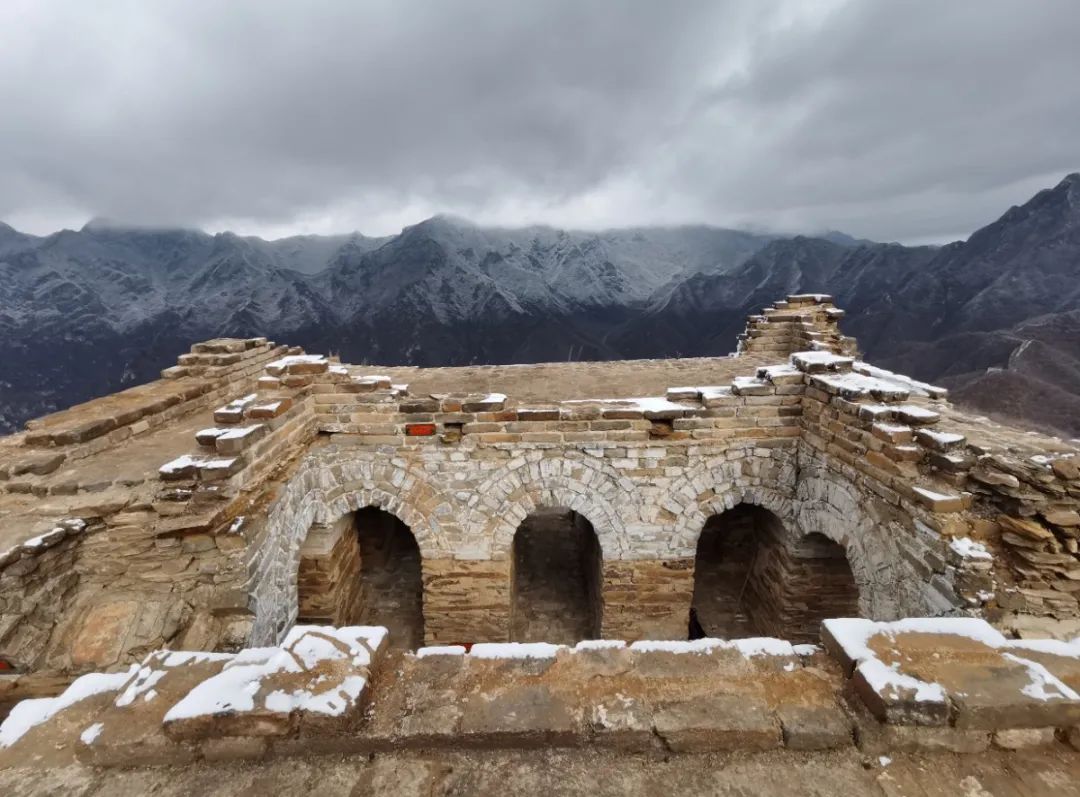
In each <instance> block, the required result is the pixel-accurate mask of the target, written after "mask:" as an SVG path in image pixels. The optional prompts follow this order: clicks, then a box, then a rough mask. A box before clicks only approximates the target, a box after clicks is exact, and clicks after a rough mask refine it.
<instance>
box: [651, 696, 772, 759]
mask: <svg viewBox="0 0 1080 797" xmlns="http://www.w3.org/2000/svg"><path fill="white" fill-rule="evenodd" d="M653 727H654V728H655V730H656V733H657V734H658V735H659V736H660V738H661V739H663V740H664V743H665V744H667V746H668V747H669V748H670V749H671V750H672V752H676V753H705V752H712V751H716V750H771V749H774V748H776V747H780V745H781V743H782V741H783V737H782V736H781V732H780V722H779V720H778V719H777V718H776V716H775V714H774V713H773V712H772V711H771V710H770V709H769V706H768V704H766V702H765V701H764V700H761V699H759V698H753V697H749V696H746V695H718V696H716V697H712V698H708V697H699V698H695V699H694V700H689V701H686V702H679V703H669V704H667V705H663V706H658V707H657V709H656V713H655V714H654V716H653Z"/></svg>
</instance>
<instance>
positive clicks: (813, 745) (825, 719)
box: [776, 704, 853, 750]
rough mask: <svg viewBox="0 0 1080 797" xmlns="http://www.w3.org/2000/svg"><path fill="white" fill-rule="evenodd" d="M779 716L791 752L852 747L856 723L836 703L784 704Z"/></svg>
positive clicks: (779, 708) (786, 743) (785, 740)
mask: <svg viewBox="0 0 1080 797" xmlns="http://www.w3.org/2000/svg"><path fill="white" fill-rule="evenodd" d="M776 714H777V717H778V718H779V720H780V727H781V729H782V730H783V735H784V746H785V747H787V748H789V749H791V750H833V749H835V748H839V747H847V746H850V745H851V744H852V741H853V735H852V734H853V731H852V722H851V720H850V719H849V718H848V716H847V714H845V713H844V711H843V709H841V708H840V706H838V705H836V704H831V705H823V706H800V705H781V706H779V707H778V708H777V710H776Z"/></svg>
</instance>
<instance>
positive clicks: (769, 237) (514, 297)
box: [0, 174, 1080, 434]
mask: <svg viewBox="0 0 1080 797" xmlns="http://www.w3.org/2000/svg"><path fill="white" fill-rule="evenodd" d="M1078 269H1080V174H1070V175H1068V176H1066V178H1065V179H1063V180H1062V181H1061V182H1060V183H1059V184H1058V185H1056V186H1053V187H1051V188H1047V189H1044V190H1043V191H1040V192H1038V193H1037V194H1036V195H1035V196H1033V197H1032V198H1031V199H1030V200H1029V201H1028V202H1026V203H1024V204H1022V205H1018V206H1014V207H1012V208H1010V209H1008V210H1007V211H1006V212H1005V213H1004V214H1003V215H1002V216H1001V217H1000V218H998V219H997V220H995V221H993V222H991V223H990V224H988V225H986V226H985V227H983V228H981V229H980V230H977V231H976V232H975V233H973V234H972V235H971V236H970V237H969V238H968V239H967V240H966V241H962V242H954V243H951V244H947V245H945V246H941V247H937V246H914V247H913V246H904V245H901V244H895V243H875V242H867V241H864V240H859V239H855V238H852V237H851V236H847V235H845V234H843V233H837V232H835V231H831V232H826V233H823V234H822V235H821V236H805V235H796V236H781V235H776V234H771V233H760V232H747V231H741V230H730V229H726V228H721V227H709V226H706V225H687V226H682V227H636V228H628V229H624V230H606V231H597V232H589V231H584V232H583V231H570V230H560V229H557V228H552V227H544V226H533V227H526V228H517V229H514V228H488V227H481V226H479V225H475V224H472V223H471V222H467V221H464V220H460V219H455V218H453V217H449V216H435V217H432V218H431V219H425V220H423V221H421V222H418V223H417V224H414V225H410V226H408V227H406V228H404V229H403V230H402V232H401V233H400V234H399V235H396V236H385V237H368V236H363V235H361V234H360V233H349V234H345V235H340V236H291V237H287V238H282V239H277V240H275V241H265V240H263V239H260V238H257V237H253V236H239V235H236V234H233V233H229V232H224V233H216V234H211V233H205V232H202V231H198V230H184V229H178V230H173V229H153V228H138V229H131V228H125V227H123V226H122V225H117V224H115V223H112V222H101V221H97V222H95V223H88V224H87V225H85V226H84V228H83V229H82V230H79V231H74V230H64V231H60V232H57V233H53V234H51V235H48V236H40V237H39V236H29V235H26V234H23V233H20V232H18V231H16V230H14V229H12V228H11V227H9V226H8V225H2V226H0V357H2V358H3V361H4V362H5V363H7V368H6V369H5V373H4V375H3V376H0V432H2V431H4V430H7V431H11V430H14V429H15V428H17V427H18V425H19V424H20V423H22V422H23V421H25V420H26V419H28V418H30V417H34V416H36V415H41V414H44V413H46V412H49V411H52V410H55V409H60V408H61V407H63V406H67V405H69V404H72V403H76V402H78V401H83V400H86V399H88V398H91V397H93V396H95V395H100V394H102V393H105V392H109V391H113V390H117V389H122V388H123V387H125V386H127V385H129V384H131V383H132V382H136V381H144V380H147V379H152V378H154V377H155V376H156V373H157V371H158V370H160V369H161V368H162V367H165V366H167V365H169V364H170V363H171V362H172V361H173V359H174V358H175V357H176V355H177V354H179V353H181V352H182V351H185V350H186V349H187V347H188V346H189V345H190V344H191V343H192V342H194V341H197V340H201V339H205V338H209V337H214V336H217V335H256V334H265V335H268V336H270V337H273V338H275V339H278V340H282V341H286V342H289V343H294V344H298V345H303V346H305V347H308V348H311V349H317V350H332V351H336V352H340V353H341V354H342V356H343V357H346V358H348V359H349V360H351V361H354V362H378V363H380V364H385V365H394V364H414V365H463V364H470V363H478V362H500V363H505V362H528V361H534V362H535V361H539V360H562V359H567V358H568V357H570V358H573V359H616V358H631V357H649V356H678V355H722V354H726V353H728V352H730V351H731V350H732V349H733V348H734V344H735V335H736V334H737V333H738V332H739V331H741V329H742V326H743V322H744V319H745V315H746V314H748V313H750V312H757V311H758V310H760V308H761V307H763V306H765V305H767V304H769V303H771V302H772V301H774V300H775V299H776V298H778V297H779V296H782V295H785V294H787V293H792V292H826V293H832V294H833V295H835V296H836V299H837V302H838V304H839V305H840V306H841V307H844V309H845V310H846V311H847V313H848V315H847V318H846V320H845V323H844V328H845V331H846V332H848V333H849V334H853V335H855V336H856V337H857V338H858V339H859V341H860V344H861V345H862V346H863V348H864V350H865V352H866V354H867V356H868V357H869V358H870V359H871V360H873V361H874V362H875V363H879V364H881V365H883V366H885V367H893V368H897V369H899V370H903V371H905V372H909V373H911V375H912V376H915V377H917V378H922V379H929V380H938V379H941V380H947V381H948V382H949V383H950V386H951V387H953V388H954V390H955V391H956V394H957V396H958V397H960V398H962V399H963V400H964V401H966V402H968V403H970V404H972V405H973V406H976V407H979V408H980V409H985V410H987V411H991V412H993V411H996V410H997V407H996V406H995V405H994V402H993V401H992V400H991V401H986V400H984V399H983V398H981V396H982V395H983V394H984V393H993V392H994V391H993V390H989V389H988V390H982V389H979V388H978V385H980V384H981V385H987V384H989V382H988V380H990V381H993V382H994V383H995V384H997V383H1002V382H1004V381H1008V382H1009V385H1010V388H1009V391H1008V395H1009V396H1010V399H1009V402H1007V406H1005V407H1004V408H1003V409H1002V411H1004V412H1017V411H1022V412H1023V413H1025V414H1027V415H1028V416H1029V417H1030V419H1031V420H1033V421H1042V422H1044V423H1049V424H1051V425H1053V426H1054V428H1059V429H1063V430H1064V431H1067V432H1068V433H1070V434H1080V428H1077V424H1080V420H1077V421H1071V420H1069V415H1068V412H1069V410H1068V407H1069V406H1070V404H1069V402H1070V400H1071V399H1068V398H1067V397H1069V396H1073V395H1076V394H1077V391H1080V386H1077V385H1076V384H1074V383H1075V379H1074V378H1073V375H1072V374H1073V368H1074V361H1076V360H1077V359H1078V358H1080V354H1078V352H1080V343H1078V344H1076V345H1074V343H1073V342H1072V341H1073V340H1074V338H1073V333H1074V330H1080V312H1077V311H1080V279H1078V277H1080V271H1078ZM1035 319H1042V320H1041V321H1038V322H1036V321H1035ZM1048 330H1053V331H1054V334H1053V335H1050V334H1049V332H1048ZM1075 339H1076V340H1077V341H1080V336H1077V337H1076V338H1075ZM1025 341H1028V342H1030V341H1034V343H1029V346H1028V353H1026V354H1025V353H1021V354H1020V355H1016V350H1017V349H1018V348H1019V347H1020V346H1021V345H1023V344H1024V343H1025ZM1061 341H1066V342H1065V343H1062V342H1061ZM958 346H959V347H960V348H959V349H958V348H957V347H958ZM1031 346H1034V348H1031ZM1075 367H1076V368H1078V369H1080V362H1076V363H1075ZM987 369H997V370H994V371H988V370H987ZM1001 374H1005V376H1001ZM1024 384H1028V385H1030V386H1031V387H1032V389H1033V390H1035V391H1036V392H1038V391H1042V393H1045V394H1046V395H1049V396H1051V398H1050V399H1048V400H1047V402H1046V404H1047V406H1046V407H1045V411H1043V410H1042V409H1040V408H1039V407H1038V406H1037V404H1033V403H1032V402H1031V401H1028V400H1026V399H1022V398H1017V397H1016V396H1019V395H1021V394H1022V393H1023V390H1022V386H1023V385H1024ZM1039 416H1042V417H1039ZM1075 417H1080V414H1078V415H1077V416H1075Z"/></svg>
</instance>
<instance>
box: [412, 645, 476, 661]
mask: <svg viewBox="0 0 1080 797" xmlns="http://www.w3.org/2000/svg"><path fill="white" fill-rule="evenodd" d="M464 655H465V646H464V645H429V646H428V647H426V648H419V649H417V651H416V658H418V659H426V658H427V657H428V656H464Z"/></svg>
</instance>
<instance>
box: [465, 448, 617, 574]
mask: <svg viewBox="0 0 1080 797" xmlns="http://www.w3.org/2000/svg"><path fill="white" fill-rule="evenodd" d="M633 491H634V486H633V484H632V483H631V482H630V481H629V480H628V479H625V478H620V477H619V475H618V474H617V473H616V472H615V471H614V470H613V469H611V468H610V466H607V465H606V464H604V463H602V462H601V461H600V460H596V459H594V458H580V459H579V458H573V459H569V458H555V459H543V458H541V457H536V456H532V457H521V458H519V461H517V462H515V463H512V464H508V465H507V466H506V467H504V468H501V469H500V470H499V471H497V472H496V473H494V474H493V475H492V476H491V477H489V478H488V479H485V480H484V481H483V482H482V483H481V484H480V485H479V487H478V488H477V490H476V497H477V506H476V507H474V511H473V513H472V515H471V517H470V523H469V526H468V527H469V530H470V534H469V536H470V538H477V537H479V538H480V539H482V540H483V541H484V542H485V543H486V544H487V545H488V546H489V547H490V556H491V558H493V559H505V558H507V557H509V556H510V552H511V548H512V545H513V541H514V534H515V533H516V532H517V529H518V526H520V525H521V522H522V521H523V520H525V518H526V517H527V516H528V515H529V513H531V512H533V511H534V510H536V509H539V508H542V507H552V508H553V507H566V508H567V509H571V510H573V511H575V512H577V513H578V514H579V515H582V516H583V517H584V518H585V519H586V520H588V521H589V523H591V524H592V527H593V531H594V533H595V534H596V539H597V541H598V542H599V544H600V550H601V553H602V555H603V558H604V559H621V558H625V556H626V555H627V553H628V552H629V550H630V547H631V546H630V541H629V539H628V537H627V524H626V514H627V512H628V511H629V510H630V508H631V507H632V505H633V504H634V503H635V502H634V493H633Z"/></svg>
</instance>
